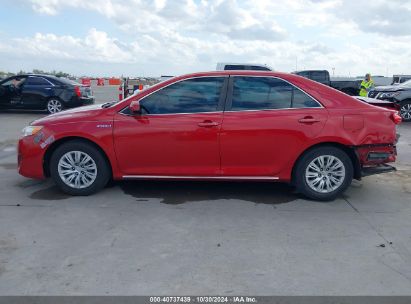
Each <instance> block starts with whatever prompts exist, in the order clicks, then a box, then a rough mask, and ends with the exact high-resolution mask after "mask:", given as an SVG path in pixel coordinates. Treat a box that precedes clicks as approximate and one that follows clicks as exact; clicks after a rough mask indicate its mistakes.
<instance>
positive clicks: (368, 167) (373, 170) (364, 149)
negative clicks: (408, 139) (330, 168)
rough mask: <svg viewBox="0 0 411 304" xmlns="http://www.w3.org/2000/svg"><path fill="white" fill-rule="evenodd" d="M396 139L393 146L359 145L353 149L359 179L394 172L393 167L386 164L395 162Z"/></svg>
mask: <svg viewBox="0 0 411 304" xmlns="http://www.w3.org/2000/svg"><path fill="white" fill-rule="evenodd" d="M398 137H399V136H397V140H396V142H395V143H393V144H374V145H361V146H356V147H354V149H355V153H356V154H357V157H358V161H359V165H360V168H361V169H360V172H358V173H360V174H358V175H359V177H360V178H361V177H365V176H370V175H374V174H382V173H388V172H393V171H396V169H395V167H393V166H390V165H387V163H392V162H395V160H396V158H397V147H396V143H397V142H398Z"/></svg>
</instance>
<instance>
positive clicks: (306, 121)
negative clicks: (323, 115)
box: [298, 116, 320, 124]
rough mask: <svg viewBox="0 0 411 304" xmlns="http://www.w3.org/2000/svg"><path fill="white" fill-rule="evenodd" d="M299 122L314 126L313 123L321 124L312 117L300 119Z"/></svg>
mask: <svg viewBox="0 0 411 304" xmlns="http://www.w3.org/2000/svg"><path fill="white" fill-rule="evenodd" d="M298 122H299V123H302V124H313V123H317V122H320V120H318V119H316V118H314V117H312V116H306V117H304V118H301V119H299V120H298Z"/></svg>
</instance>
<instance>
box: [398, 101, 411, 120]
mask: <svg viewBox="0 0 411 304" xmlns="http://www.w3.org/2000/svg"><path fill="white" fill-rule="evenodd" d="M400 115H401V118H402V120H403V121H411V101H407V102H404V103H402V104H401V108H400Z"/></svg>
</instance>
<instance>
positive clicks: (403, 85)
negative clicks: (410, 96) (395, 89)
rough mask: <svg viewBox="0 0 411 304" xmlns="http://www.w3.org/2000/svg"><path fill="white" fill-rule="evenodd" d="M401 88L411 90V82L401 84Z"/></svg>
mask: <svg viewBox="0 0 411 304" xmlns="http://www.w3.org/2000/svg"><path fill="white" fill-rule="evenodd" d="M399 87H402V88H411V80H408V81H406V82H404V83H401V84H400V85H399Z"/></svg>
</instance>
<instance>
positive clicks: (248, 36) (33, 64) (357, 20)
mask: <svg viewBox="0 0 411 304" xmlns="http://www.w3.org/2000/svg"><path fill="white" fill-rule="evenodd" d="M410 45H411V0H372V1H370V0H355V1H352V0H345V1H343V0H281V1H278V0H277V1H275V0H271V1H270V0H254V1H246V0H210V1H206V0H180V1H177V0H176V1H173V0H151V1H148V0H147V1H146V0H130V1H127V0H98V1H92V0H2V1H1V5H0V71H10V72H17V71H20V70H24V71H31V70H32V69H41V70H45V71H51V70H58V71H60V70H61V71H64V72H68V73H70V74H73V75H77V76H82V75H89V76H120V75H124V76H146V77H148V76H154V77H156V76H160V75H180V74H184V73H189V72H195V71H210V70H214V69H215V68H216V64H217V62H232V63H236V62H240V63H246V62H247V63H262V64H267V65H269V66H271V67H272V68H273V69H275V70H277V71H284V72H291V71H295V70H303V69H327V70H329V71H330V73H331V74H335V75H336V76H359V75H364V74H365V73H368V72H370V73H372V74H373V75H393V74H411V47H410Z"/></svg>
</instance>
